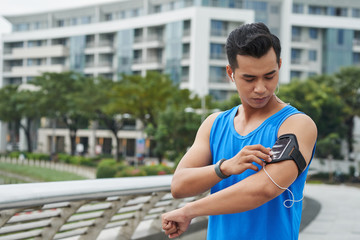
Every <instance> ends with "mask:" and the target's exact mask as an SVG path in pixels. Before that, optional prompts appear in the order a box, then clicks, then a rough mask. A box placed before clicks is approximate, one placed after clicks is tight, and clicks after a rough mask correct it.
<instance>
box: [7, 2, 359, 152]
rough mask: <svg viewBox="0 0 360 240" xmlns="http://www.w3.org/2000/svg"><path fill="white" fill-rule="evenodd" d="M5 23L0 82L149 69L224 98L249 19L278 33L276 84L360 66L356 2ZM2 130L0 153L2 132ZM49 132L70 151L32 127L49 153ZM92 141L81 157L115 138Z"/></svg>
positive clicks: (202, 7)
mask: <svg viewBox="0 0 360 240" xmlns="http://www.w3.org/2000/svg"><path fill="white" fill-rule="evenodd" d="M5 18H6V19H7V20H8V21H9V22H10V23H11V24H12V32H11V33H10V34H7V35H4V36H3V43H2V44H3V53H2V61H1V64H0V70H1V71H0V85H1V86H4V85H7V84H20V83H27V82H29V81H31V79H32V78H33V77H34V76H36V75H38V74H41V72H44V71H53V72H62V71H66V70H74V71H78V72H82V73H84V74H85V75H89V76H104V77H107V78H111V79H113V80H114V81H116V80H118V78H119V74H120V73H127V74H141V75H144V74H145V73H146V71H149V70H154V71H159V72H162V73H167V74H169V75H170V76H171V78H172V80H173V81H174V82H176V83H179V84H180V86H181V87H182V88H188V89H190V90H192V91H194V92H196V93H197V94H199V95H206V94H211V95H212V96H213V97H214V98H215V99H219V100H220V99H226V98H227V97H228V96H229V95H231V94H233V93H234V92H235V87H234V85H233V84H232V83H231V82H230V81H229V80H228V79H227V77H226V73H225V66H226V64H227V60H226V54H225V51H224V44H225V40H226V37H227V35H228V33H229V32H230V31H231V30H232V29H233V28H235V27H236V26H238V25H240V24H242V23H249V22H255V21H261V22H264V23H266V24H267V25H268V26H269V28H270V29H271V31H272V32H274V33H275V34H277V35H278V36H279V37H280V40H281V42H282V47H283V50H282V58H283V64H282V68H281V80H280V81H281V82H283V83H286V82H289V81H290V80H291V78H293V77H299V78H305V77H307V76H311V75H314V74H322V73H333V72H335V71H337V70H338V69H339V68H340V67H341V66H345V65H354V64H360V2H359V1H357V0H345V1H341V2H339V1H336V0H319V1H317V2H316V3H314V1H310V0H263V1H252V0H222V1H220V0H128V1H114V2H112V3H104V4H97V5H91V6H86V7H81V8H72V9H63V10H54V11H47V12H40V13H33V14H24V15H13V16H5ZM1 127H2V130H3V131H2V134H1V136H2V139H3V140H2V141H0V150H3V149H5V147H6V141H4V138H6V136H9V134H7V133H4V132H6V131H5V129H6V126H4V124H3V125H2V126H1ZM139 129H140V127H139V126H138V125H135V126H133V128H132V129H131V130H130V131H127V130H126V131H125V130H124V131H122V132H120V133H119V138H121V139H123V144H124V147H125V148H128V149H127V152H128V153H131V154H133V155H136V153H137V150H136V149H137V145H138V144H137V141H138V140H139V139H140V140H142V137H141V136H142V134H141V133H140V131H139ZM54 134H55V135H56V136H57V137H58V138H59V140H58V141H57V142H58V143H59V142H60V143H61V144H58V145H60V146H59V150H65V151H68V147H69V140H67V135H66V130H64V129H59V128H57V129H55V130H54V129H52V128H51V127H50V126H49V125H48V124H42V126H41V128H40V129H39V131H38V145H37V148H38V150H39V151H45V152H46V151H49V149H50V145H51V139H53V136H54ZM20 135H21V132H20ZM93 135H94V133H93V131H90V130H81V131H79V136H80V138H81V140H79V141H81V142H83V143H86V144H85V145H86V146H88V149H89V150H88V152H89V153H91V152H92V151H95V150H94V149H95V145H96V144H99V143H102V144H104V142H106V146H108V147H106V149H111V145H113V144H114V142H115V141H114V139H112V137H111V135H110V133H108V132H107V131H105V130H96V133H95V135H96V136H95V137H94V136H93ZM20 139H22V137H21V136H20ZM86 139H87V140H86ZM7 140H9V137H7ZM104 146H105V145H104ZM24 147H25V144H24V143H22V141H21V140H20V148H24ZM102 149H104V148H102Z"/></svg>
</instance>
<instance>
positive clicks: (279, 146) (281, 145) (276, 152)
mask: <svg viewBox="0 0 360 240" xmlns="http://www.w3.org/2000/svg"><path fill="white" fill-rule="evenodd" d="M290 142H291V139H290V138H281V139H278V140H277V141H276V142H275V144H274V146H273V147H272V149H271V151H272V153H273V155H272V157H271V158H272V159H280V158H281V157H282V156H283V154H284V152H285V150H286V148H287V147H288V146H289V144H290Z"/></svg>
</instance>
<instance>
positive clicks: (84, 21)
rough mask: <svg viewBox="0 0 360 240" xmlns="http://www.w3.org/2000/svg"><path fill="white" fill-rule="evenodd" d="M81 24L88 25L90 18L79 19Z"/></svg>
mask: <svg viewBox="0 0 360 240" xmlns="http://www.w3.org/2000/svg"><path fill="white" fill-rule="evenodd" d="M81 23H82V24H89V23H91V17H90V16H83V17H81Z"/></svg>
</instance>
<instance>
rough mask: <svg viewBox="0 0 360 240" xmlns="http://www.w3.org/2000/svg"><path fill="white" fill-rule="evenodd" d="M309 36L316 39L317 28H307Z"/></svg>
mask: <svg viewBox="0 0 360 240" xmlns="http://www.w3.org/2000/svg"><path fill="white" fill-rule="evenodd" d="M309 37H310V38H311V39H317V38H318V29H317V28H309Z"/></svg>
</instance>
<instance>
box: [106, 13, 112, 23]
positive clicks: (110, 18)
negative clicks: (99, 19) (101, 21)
mask: <svg viewBox="0 0 360 240" xmlns="http://www.w3.org/2000/svg"><path fill="white" fill-rule="evenodd" d="M111 20H112V13H107V14H105V21H111Z"/></svg>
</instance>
